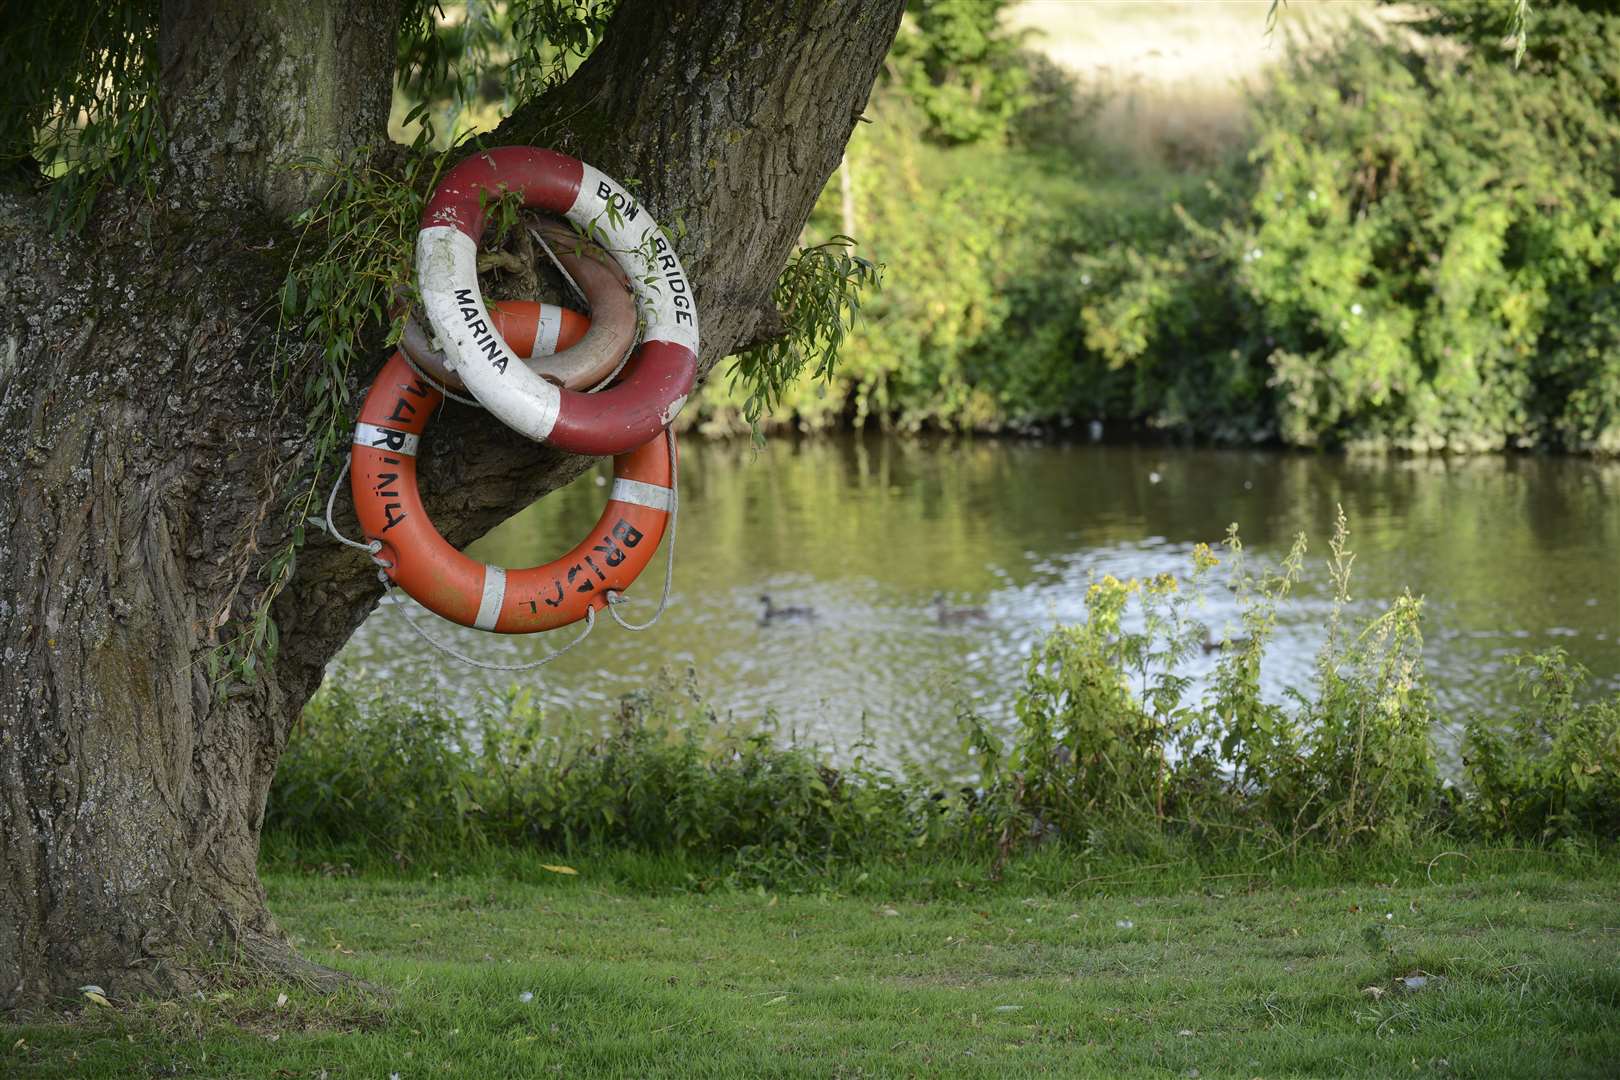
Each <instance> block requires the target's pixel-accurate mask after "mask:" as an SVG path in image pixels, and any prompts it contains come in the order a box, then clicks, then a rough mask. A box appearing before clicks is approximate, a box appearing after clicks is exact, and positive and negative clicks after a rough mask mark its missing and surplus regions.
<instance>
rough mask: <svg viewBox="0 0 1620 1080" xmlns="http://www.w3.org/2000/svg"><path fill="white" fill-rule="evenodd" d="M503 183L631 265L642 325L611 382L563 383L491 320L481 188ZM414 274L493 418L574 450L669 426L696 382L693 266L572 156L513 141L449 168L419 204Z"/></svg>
mask: <svg viewBox="0 0 1620 1080" xmlns="http://www.w3.org/2000/svg"><path fill="white" fill-rule="evenodd" d="M505 191H510V192H516V193H517V194H518V196H519V198H520V200H521V201H522V204H523V205H524V206H526V207H532V208H534V209H538V210H544V211H547V212H550V213H553V214H560V215H562V216H563V217H566V218H567V219H568V220H569V221H570V222H572V223H573V224H574V225H575V226H576V227H577V228H579V229H580V230H582V231H583V232H584V233H585V234H586V235H588V236H589V237H590V238H591V240H593V241H595V242H597V243H599V244H601V246H602V247H604V248H605V249H606V250H607V251H608V252H609V253H611V254H612V255H613V257H614V259H615V260H617V262H618V263H619V265H620V267H621V268H622V269H623V270H624V272H625V277H626V278H627V279H628V280H629V282H630V285H631V288H632V289H634V290H635V293H636V299H637V301H638V302H639V306H640V311H641V315H642V318H643V319H644V320H645V324H646V325H645V329H644V331H643V338H642V342H641V344H640V345H639V346H637V348H636V351H635V353H634V355H633V356H632V358H631V361H630V363H629V365H627V367H626V374H625V376H624V377H623V378H622V379H620V381H619V382H618V383H617V384H616V385H615V386H612V387H610V388H608V389H606V390H603V391H601V392H599V393H595V394H583V393H578V392H575V391H572V390H564V389H560V388H558V387H556V386H554V385H552V384H551V383H549V382H547V381H546V380H545V379H543V378H541V377H540V376H538V375H536V374H535V373H534V372H532V371H530V370H529V369H528V368H527V367H525V366H524V365H523V363H521V362H520V361H519V359H518V357H517V356H516V355H515V354H514V353H513V352H512V350H511V349H510V348H508V347H507V345H506V343H505V342H504V341H502V340H501V337H500V335H499V334H497V333H496V332H495V330H494V328H493V326H492V324H491V320H490V318H489V313H488V311H487V310H486V309H485V307H484V300H483V296H482V295H481V293H480V292H479V288H478V266H477V263H478V241H479V238H480V237H481V236H482V235H483V232H484V220H485V212H484V207H485V202H486V200H488V199H491V198H494V197H496V196H499V195H500V194H501V193H502V192H505ZM416 277H417V289H418V291H419V292H420V293H421V295H422V306H423V308H424V309H425V311H426V312H427V316H428V319H429V320H430V321H431V322H432V324H433V329H434V331H435V333H436V334H437V336H438V339H439V341H440V343H441V344H443V346H444V351H445V357H446V360H447V361H448V363H449V366H450V367H451V368H452V369H453V370H454V371H455V373H456V374H457V375H458V376H459V377H460V378H461V380H462V382H464V383H465V384H466V386H467V390H468V391H469V392H470V393H471V394H472V395H473V396H474V397H476V398H477V399H478V400H479V402H480V403H482V404H483V406H484V407H485V408H486V409H488V410H489V411H490V412H491V413H492V414H493V415H494V416H495V417H496V418H497V419H499V420H501V421H502V422H504V423H505V424H507V425H508V426H509V427H511V428H513V429H515V430H517V431H518V432H520V433H522V434H524V435H527V436H528V437H529V438H531V439H539V440H541V441H544V442H547V443H550V444H552V445H553V446H557V447H560V448H561V449H564V450H571V451H574V452H576V453H583V454H620V453H624V452H625V451H628V450H631V449H633V448H635V447H638V446H642V445H644V444H645V443H647V442H648V441H650V440H651V439H653V438H654V437H655V436H656V435H658V433H659V432H661V431H663V430H664V428H665V427H667V426H668V425H669V423H670V421H671V420H673V419H674V418H675V415H676V413H678V412H679V411H680V409H681V406H682V405H683V404H685V402H686V395H687V394H688V393H690V392H691V389H692V382H693V379H694V378H695V376H696V364H697V352H698V317H697V304H696V302H695V300H694V299H693V296H692V286H691V283H690V281H689V280H688V279H687V276H686V271H685V269H684V268H682V266H681V262H680V259H679V258H678V257H677V256H676V255H675V251H674V249H673V248H672V246H671V245H670V243H669V241H668V240H667V239H666V238H665V236H664V234H663V231H662V230H661V229H660V228H659V227H658V225H657V223H656V222H654V221H653V219H652V216H651V215H650V214H648V213H647V211H646V209H645V208H643V207H642V206H641V205H640V204H639V203H637V202H636V200H635V199H634V198H632V197H631V195H630V193H629V192H627V191H625V190H624V189H623V188H622V187H621V186H619V185H618V184H616V183H614V182H613V181H612V180H611V179H609V178H608V177H607V176H605V175H603V174H602V173H600V172H598V171H597V170H596V169H593V168H592V167H591V166H589V165H587V164H585V163H584V162H582V161H579V160H577V159H576V158H571V157H569V156H567V155H566V154H559V153H557V152H556V151H553V150H540V149H536V148H534V147H528V146H506V147H500V148H497V149H494V150H487V151H484V152H482V153H479V154H474V155H473V156H472V157H469V158H467V159H465V160H464V161H462V162H461V163H460V164H458V165H457V166H456V167H455V168H453V169H451V170H450V171H449V172H448V173H446V174H445V176H444V178H443V179H442V180H441V181H440V182H439V186H438V188H437V189H436V190H435V191H434V192H433V196H432V197H431V198H430V199H429V200H428V204H427V207H426V209H424V210H423V212H422V222H421V231H420V232H419V233H418V234H417V238H416Z"/></svg>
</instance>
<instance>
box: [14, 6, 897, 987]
mask: <svg viewBox="0 0 1620 1080" xmlns="http://www.w3.org/2000/svg"><path fill="white" fill-rule="evenodd" d="M900 8H901V2H900V0H881V2H867V0H817V2H800V3H793V4H789V5H759V4H752V3H748V2H746V0H676V2H666V0H622V2H621V3H620V6H619V10H618V12H617V14H616V15H615V17H614V20H613V23H612V25H611V27H610V28H609V31H608V34H607V36H606V38H605V40H604V42H603V44H602V45H601V47H600V48H599V49H598V51H597V53H596V54H595V55H594V56H593V57H592V58H591V59H590V60H589V61H588V62H587V63H586V64H584V65H583V66H582V67H581V68H580V70H579V71H578V72H577V73H576V74H575V75H574V76H573V77H572V78H571V79H570V80H569V81H568V82H567V83H565V84H564V85H563V86H562V87H560V88H558V89H557V90H555V91H553V92H552V93H551V94H549V95H547V96H546V97H545V98H543V99H542V100H540V101H537V102H534V103H531V104H529V105H526V106H524V107H523V108H521V109H519V110H518V111H517V113H515V114H514V116H512V117H511V118H510V119H509V120H508V121H507V122H506V124H505V125H504V126H503V128H502V130H501V131H500V132H499V133H497V135H496V137H494V138H493V139H491V140H490V142H491V143H511V142H531V143H534V144H537V145H552V146H557V147H559V148H562V149H565V150H568V151H570V152H573V153H576V154H578V155H579V156H581V157H583V158H585V159H586V160H589V161H591V162H592V163H593V164H596V165H597V166H598V167H600V168H603V169H604V170H605V171H607V172H609V173H610V174H612V175H616V176H618V177H620V178H622V179H625V180H634V181H638V182H639V184H640V187H639V191H638V193H639V194H640V196H641V197H642V199H643V201H645V202H646V203H647V204H648V206H649V208H650V209H651V211H652V212H653V213H654V214H656V215H657V216H658V217H659V219H660V220H661V221H662V222H664V223H665V224H666V225H672V224H673V223H674V221H675V220H676V219H677V218H680V219H682V220H683V221H684V224H685V227H686V235H685V237H684V239H682V240H680V241H679V246H680V248H681V253H682V256H683V258H684V259H685V261H686V265H687V267H688V269H689V270H690V272H691V275H692V279H693V282H694V287H695V289H696V292H697V296H698V299H699V302H700V304H701V310H702V314H703V330H704V345H703V351H702V357H701V365H702V369H703V370H704V371H705V372H706V371H707V370H708V369H709V368H710V367H712V366H713V365H714V364H715V363H716V361H718V360H719V359H720V358H721V357H723V356H725V355H726V354H727V353H729V352H730V351H732V350H733V349H734V348H735V347H736V346H737V345H738V344H739V343H741V342H743V341H745V340H747V338H748V337H749V336H750V335H751V334H752V333H753V332H754V329H755V327H756V326H757V325H758V324H759V323H760V321H761V318H762V315H763V314H764V313H766V312H768V310H769V309H768V306H767V305H768V297H769V292H770V287H771V284H772V282H773V281H774V280H775V277H776V275H777V274H778V273H779V272H780V270H781V268H782V266H783V264H784V263H785V261H786V258H787V256H788V254H789V253H790V251H791V250H792V246H793V243H794V241H795V239H796V237H797V236H798V233H799V230H800V229H801V227H802V226H803V223H804V220H805V218H806V217H807V215H808V213H809V210H810V207H811V205H812V204H813V202H814V200H815V197H816V195H817V193H818V192H819V191H820V189H821V186H822V184H823V183H824V182H825V180H826V178H827V177H828V176H829V175H830V173H831V172H832V170H833V169H834V168H836V167H837V164H838V160H839V156H840V154H841V152H842V149H843V146H844V143H845V142H846V140H847V139H848V136H849V132H850V130H851V128H852V126H853V124H854V122H855V120H856V118H857V117H858V115H859V113H860V110H861V108H862V107H863V105H864V103H865V100H866V95H867V93H868V91H869V89H870V87H871V84H872V81H873V79H874V77H875V75H876V72H877V70H878V67H879V65H880V64H881V62H882V58H883V55H884V53H885V52H886V51H887V48H888V45H889V42H890V40H891V39H892V37H893V34H894V32H895V29H896V27H897V25H898V22H899V17H900ZM164 19H165V24H164V42H165V44H164V55H165V60H166V66H165V71H164V79H165V83H164V92H165V105H164V108H165V114H166V116H167V117H168V120H169V124H170V127H171V130H172V131H173V132H174V135H175V137H174V140H173V142H172V144H171V153H170V160H169V164H168V167H167V169H166V173H165V175H164V177H163V178H162V183H161V187H160V189H159V194H158V197H157V199H156V200H155V201H147V200H144V199H142V198H139V197H137V196H134V195H126V194H118V193H109V194H108V195H106V196H104V197H103V198H102V200H101V202H100V204H99V205H98V207H97V213H96V216H95V218H94V219H93V221H92V223H91V225H90V226H89V228H88V229H87V230H86V232H85V234H84V235H82V236H79V237H72V238H61V237H55V236H53V235H52V234H51V233H50V232H49V231H48V230H47V228H46V227H45V208H46V205H47V200H48V193H45V192H41V191H38V190H10V191H4V192H0V295H4V296H5V297H6V298H7V303H6V305H5V306H4V307H0V424H3V425H4V430H5V431H6V432H7V435H6V438H5V440H4V443H3V449H0V529H3V532H0V660H3V662H0V1008H10V1007H16V1006H19V1005H27V1004H30V1003H38V1002H42V1001H46V1000H49V999H50V998H51V997H52V996H55V995H61V994H65V993H71V992H72V991H73V990H74V988H76V987H77V986H79V985H82V984H84V983H95V984H97V985H100V986H102V987H103V988H105V989H107V990H108V991H109V992H111V993H112V994H114V995H122V994H128V993H132V992H137V991H156V992H172V991H173V990H175V989H177V988H182V987H184V986H186V985H187V984H189V983H190V982H191V981H193V980H195V979H196V978H197V977H198V976H199V975H200V974H201V973H203V972H204V971H205V970H206V968H207V967H209V966H211V965H213V964H218V963H236V964H240V963H243V962H252V963H254V964H258V965H268V966H269V967H271V968H274V969H277V970H291V971H295V972H297V971H301V972H305V973H307V971H308V970H309V968H308V965H303V964H302V963H301V962H300V961H298V960H297V958H296V957H295V956H294V955H293V954H292V952H291V950H290V949H289V948H288V946H287V945H286V943H285V941H284V939H283V937H282V935H281V934H280V932H279V931H278V930H277V928H276V926H275V923H274V920H273V919H272V918H271V916H270V915H269V913H268V912H267V910H266V908H265V904H264V894H263V890H262V889H261V888H260V886H259V882H258V878H257V873H256V864H257V858H258V840H259V830H260V826H261V823H262V819H263V812H264V803H265V795H266V792H267V791H268V789H269V785H270V782H271V779H272V777H273V775H274V772H275V765H276V761H277V758H278V757H279V755H280V752H281V749H282V747H283V745H284V744H285V741H286V739H287V737H288V733H289V731H290V730H291V727H292V724H293V721H294V720H295V719H296V717H297V714H298V711H299V709H300V708H301V707H302V705H303V703H304V702H305V701H306V700H307V699H308V697H309V695H310V693H312V692H313V690H314V688H315V686H316V685H317V684H318V682H319V680H320V677H321V674H322V671H323V670H324V667H325V665H326V663H327V661H328V660H329V659H330V658H331V657H332V656H333V655H334V654H335V653H336V651H337V650H338V649H339V648H340V647H341V646H342V644H343V642H344V641H345V640H346V639H347V638H348V636H349V634H350V633H351V632H352V631H353V629H354V627H355V626H356V625H358V623H359V622H360V620H361V619H363V618H364V617H365V615H366V614H367V612H368V611H369V610H370V609H371V608H372V606H373V605H374V604H375V602H376V600H377V597H378V596H379V593H380V589H379V587H378V584H377V582H376V579H375V577H374V572H373V569H372V568H371V566H370V564H369V563H367V562H366V561H365V560H364V559H362V558H358V557H356V556H355V553H354V552H352V551H348V550H346V549H342V548H339V547H338V546H337V545H336V544H333V543H331V542H328V541H325V540H324V539H317V540H314V541H311V542H310V544H309V545H308V546H307V547H306V548H305V549H304V550H303V551H302V552H301V553H300V557H299V563H298V572H297V574H296V576H295V578H294V580H293V582H292V584H291V586H290V587H289V588H288V589H287V591H286V592H284V593H283V594H282V596H281V598H280V600H279V601H278V602H277V604H276V607H275V611H274V614H275V617H276V620H277V623H278V625H279V627H280V636H281V649H280V654H279V656H278V657H277V658H276V661H275V663H274V665H273V666H272V667H271V668H270V669H269V670H268V671H267V672H266V673H265V674H264V675H263V676H261V677H260V678H258V679H256V680H255V681H253V682H251V683H244V682H228V683H216V682H215V681H213V680H211V679H210V677H209V675H208V673H207V663H206V661H207V657H208V655H209V653H210V650H211V649H213V648H214V646H215V645H216V644H217V643H218V641H219V639H220V637H221V635H222V634H225V633H228V632H229V631H230V627H231V625H232V624H231V620H232V619H235V618H239V617H240V616H241V615H243V614H244V613H245V612H246V611H247V610H248V609H249V608H250V607H251V606H252V603H253V601H254V599H255V598H256V597H257V596H258V595H259V593H260V591H261V589H262V587H263V582H262V580H261V571H262V570H263V568H264V563H265V560H266V559H267V558H268V557H269V555H271V554H272V553H274V552H275V551H277V550H278V549H279V548H280V547H281V546H282V545H283V544H284V543H285V541H286V539H287V537H286V532H285V530H286V528H287V520H286V516H287V515H286V509H285V508H286V505H287V497H288V494H289V490H290V486H291V485H292V484H293V483H294V482H295V481H296V480H297V478H298V477H299V475H300V474H301V473H302V472H304V471H305V470H306V469H307V466H308V454H309V444H308V439H307V436H306V434H305V431H304V419H303V416H302V412H301V409H300V408H299V402H298V400H297V397H298V395H297V393H296V392H293V393H290V394H289V393H282V394H279V395H278V394H277V393H275V392H274V390H273V388H272V384H271V371H272V366H273V365H275V364H277V363H285V362H287V359H286V358H285V357H277V356H276V355H275V354H274V351H273V348H272V346H273V341H272V338H273V332H274V328H275V324H276V320H275V316H274V311H273V306H274V297H275V296H276V295H277V291H278V289H279V286H280V283H281V280H282V277H283V275H284V273H285V270H286V262H285V260H286V258H287V257H288V255H289V253H290V251H291V249H292V241H293V235H292V233H291V231H290V229H289V228H288V226H287V225H286V218H287V214H288V212H289V211H291V210H295V209H297V208H298V207H299V206H301V205H303V204H304V203H305V202H307V200H308V199H309V198H310V195H311V193H310V191H309V189H308V187H307V183H306V182H305V181H303V180H301V179H293V178H290V174H289V172H288V170H287V169H286V168H285V166H286V164H287V163H288V162H290V161H292V160H294V159H295V158H297V157H298V156H301V155H303V154H306V153H308V154H318V155H322V156H331V155H344V154H349V153H353V152H355V151H357V150H358V149H360V148H361V147H364V146H367V145H378V144H380V143H381V142H382V140H383V136H384V131H383V127H382V125H383V123H384V118H385V115H386V102H387V93H388V88H389V85H390V81H389V80H390V77H391V67H392V57H393V47H392V33H393V25H394V23H395V21H396V20H397V12H396V10H395V6H394V3H393V0H377V2H373V3H362V4H358V5H349V4H337V3H335V2H331V3H325V2H319V0H283V2H279V3H274V4H264V5H259V4H249V3H246V2H245V0H239V2H225V3H217V4H208V5H204V4H201V3H186V2H171V3H168V4H166V5H165V7H164ZM294 54H296V55H294ZM378 335H379V336H378V342H377V343H378V346H379V349H378V353H377V359H378V361H379V362H380V361H381V359H382V353H381V349H380V346H381V339H380V329H379V331H378ZM308 347H311V348H313V347H318V343H310V345H309V346H308ZM367 367H368V370H365V371H363V372H361V373H359V376H358V378H359V379H369V378H370V377H371V375H372V373H373V371H372V370H371V369H370V367H369V365H367ZM352 389H354V390H356V391H357V392H358V390H359V385H358V384H357V385H356V386H355V387H354V388H352ZM587 464H588V462H586V461H585V460H583V459H579V458H572V457H569V456H567V455H563V454H559V453H556V452H554V451H551V450H548V449H547V448H545V447H542V446H537V445H534V444H530V443H526V442H524V441H522V440H521V439H519V438H517V437H516V436H513V435H511V434H509V433H507V432H506V431H504V430H502V429H500V428H499V425H492V424H489V423H488V422H487V417H486V416H484V414H481V413H476V412H474V411H473V410H468V409H462V408H460V407H457V406H450V407H449V408H448V409H447V411H446V414H445V415H444V417H443V418H442V419H441V421H439V422H437V423H436V424H435V428H434V431H433V434H432V437H431V439H430V440H429V445H428V447H427V449H426V452H425V454H424V458H423V462H422V478H423V489H424V491H425V492H426V495H427V499H428V502H429V507H430V510H431V512H432V514H433V518H434V521H435V522H436V523H437V524H438V525H439V527H440V528H441V530H443V532H444V533H445V535H446V536H447V537H448V538H449V539H450V540H451V542H453V543H458V544H461V543H465V542H467V541H469V540H471V539H473V538H475V537H476V536H478V535H480V534H481V533H483V532H484V531H486V530H487V529H488V528H489V527H490V526H492V525H493V524H495V523H496V522H498V521H500V520H501V519H502V518H504V517H506V516H508V515H510V514H511V513H513V512H515V511H516V510H518V509H520V508H521V507H523V506H524V505H526V504H527V503H528V502H530V501H531V500H533V499H534V498H536V497H538V496H540V495H542V494H544V493H545V492H547V491H549V490H552V489H553V488H555V487H557V486H560V485H561V484H563V483H566V482H567V481H568V480H570V479H572V478H573V477H574V476H576V475H578V473H579V472H580V471H581V470H582V469H583V468H584V467H585V466H586V465H587ZM349 524H350V527H351V528H352V527H353V526H352V522H350V523H349Z"/></svg>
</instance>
